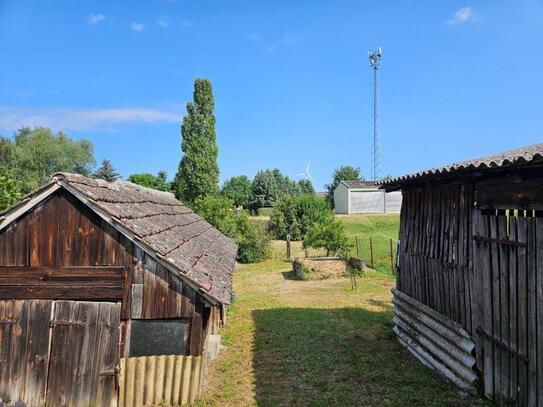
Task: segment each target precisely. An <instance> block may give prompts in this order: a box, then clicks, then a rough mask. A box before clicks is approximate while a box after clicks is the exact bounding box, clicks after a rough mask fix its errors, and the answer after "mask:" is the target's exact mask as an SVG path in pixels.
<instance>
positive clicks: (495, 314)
mask: <svg viewBox="0 0 543 407" xmlns="http://www.w3.org/2000/svg"><path fill="white" fill-rule="evenodd" d="M487 218H488V220H489V222H490V238H492V239H497V238H498V217H497V216H495V214H494V211H493V212H492V213H491V214H489V215H487ZM489 246H490V247H489V250H490V253H491V254H490V255H491V266H490V273H491V274H490V278H491V284H492V329H491V330H490V331H488V333H490V334H492V336H493V337H494V338H496V339H498V340H500V337H501V318H502V315H501V303H500V257H499V253H500V248H499V246H498V244H496V243H491V244H490V245H489ZM492 346H493V345H492ZM493 348H494V349H493V356H494V362H493V376H494V394H500V391H501V388H502V383H501V379H502V378H501V371H502V367H501V364H502V363H501V362H502V349H501V348H500V347H499V346H493Z"/></svg>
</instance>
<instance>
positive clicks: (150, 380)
mask: <svg viewBox="0 0 543 407" xmlns="http://www.w3.org/2000/svg"><path fill="white" fill-rule="evenodd" d="M145 360H146V361H147V362H146V366H147V375H146V380H145V405H152V404H153V403H154V399H155V375H156V364H157V358H156V357H147V358H145Z"/></svg>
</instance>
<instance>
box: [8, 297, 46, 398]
mask: <svg viewBox="0 0 543 407" xmlns="http://www.w3.org/2000/svg"><path fill="white" fill-rule="evenodd" d="M52 304H53V302H52V301H45V300H43V301H42V300H36V301H28V300H17V301H16V300H9V301H0V399H1V400H2V401H3V402H4V403H10V402H12V403H15V402H17V401H22V402H24V403H25V404H26V405H28V406H41V405H43V403H44V401H45V389H46V380H47V364H48V363H47V362H48V357H47V355H48V351H49V321H50V318H51V309H52Z"/></svg>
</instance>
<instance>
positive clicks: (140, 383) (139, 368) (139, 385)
mask: <svg viewBox="0 0 543 407" xmlns="http://www.w3.org/2000/svg"><path fill="white" fill-rule="evenodd" d="M135 359H136V364H135V369H136V373H135V378H136V382H135V383H134V405H135V406H143V405H144V404H143V402H144V396H145V381H146V378H147V371H146V369H145V368H146V366H145V365H146V362H147V361H146V358H145V357H139V358H135Z"/></svg>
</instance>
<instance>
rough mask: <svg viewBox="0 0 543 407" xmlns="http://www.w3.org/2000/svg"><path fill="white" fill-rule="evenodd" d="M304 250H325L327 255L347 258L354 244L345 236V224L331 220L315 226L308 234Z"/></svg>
mask: <svg viewBox="0 0 543 407" xmlns="http://www.w3.org/2000/svg"><path fill="white" fill-rule="evenodd" d="M303 246H304V248H306V247H312V248H314V249H321V248H322V249H325V250H326V255H327V256H330V255H331V254H334V255H336V256H339V257H343V258H346V257H347V256H348V254H349V250H350V248H351V246H352V244H351V243H350V242H349V239H348V238H347V235H345V228H344V227H343V224H342V223H341V222H340V221H338V220H337V219H334V218H330V219H327V220H326V221H325V222H323V223H319V224H316V225H314V226H313V227H312V228H311V229H310V230H309V231H308V233H307V235H306V236H305V238H304V242H303Z"/></svg>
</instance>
